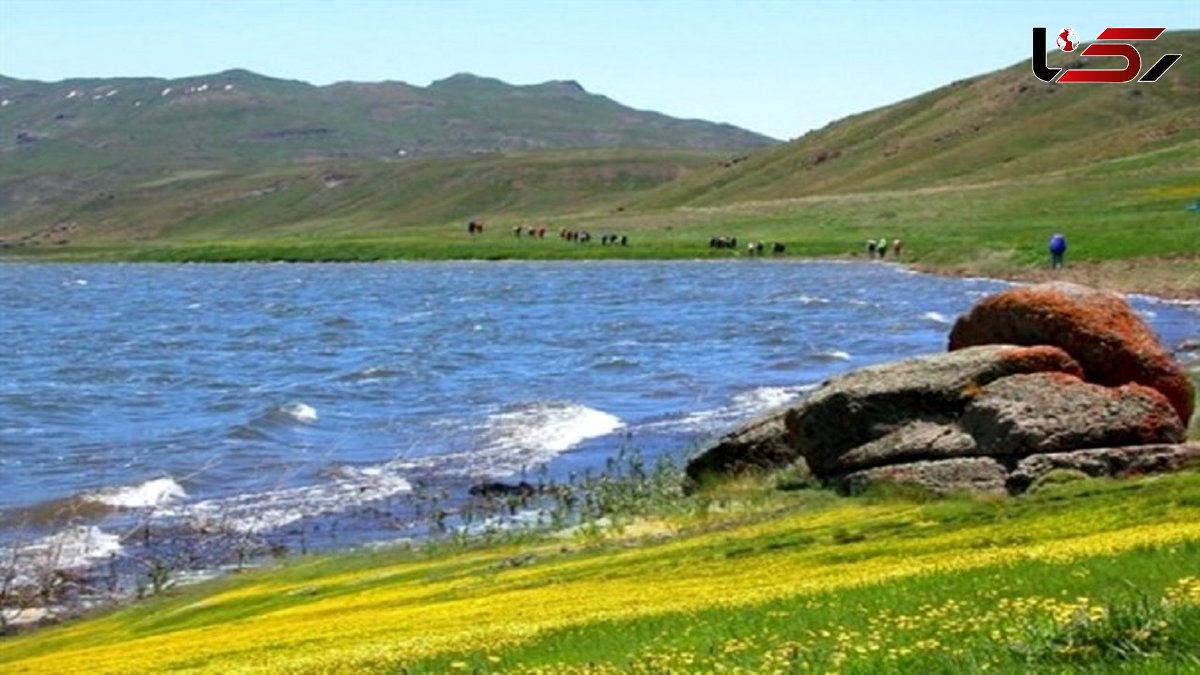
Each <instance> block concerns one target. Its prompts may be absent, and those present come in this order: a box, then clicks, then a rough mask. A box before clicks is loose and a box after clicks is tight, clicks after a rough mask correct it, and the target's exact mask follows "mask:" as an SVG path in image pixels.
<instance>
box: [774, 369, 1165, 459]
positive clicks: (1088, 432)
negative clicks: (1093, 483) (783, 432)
mask: <svg viewBox="0 0 1200 675" xmlns="http://www.w3.org/2000/svg"><path fill="white" fill-rule="evenodd" d="M901 363H908V362H901ZM895 365H898V364H895ZM876 386H878V385H876ZM820 393H821V392H820V391H819V392H818V394H820ZM873 394H874V395H875V396H881V392H879V391H875V392H873ZM822 398H823V397H818V396H816V395H814V398H813V399H812V400H810V402H809V403H805V404H801V405H800V406H799V407H797V408H796V409H795V410H794V411H793V412H792V416H794V418H795V419H796V420H797V424H799V421H800V420H803V419H804V418H805V417H806V416H807V415H809V414H813V413H814V410H816V411H819V408H818V407H817V406H816V405H814V401H819V400H822ZM934 398H935V399H936V400H939V401H942V402H941V403H940V404H939V406H938V407H937V408H931V409H930V410H926V411H922V416H919V417H910V418H908V419H906V420H905V421H904V422H903V423H901V424H899V425H897V426H895V427H894V428H890V429H887V428H885V427H883V426H881V425H876V426H875V428H876V429H879V430H880V433H881V435H879V436H878V437H877V438H872V439H871V440H868V441H867V442H865V443H862V444H861V445H858V446H854V447H842V448H841V449H840V450H836V451H835V448H834V446H831V445H828V444H825V443H824V442H823V441H824V439H822V438H820V437H819V436H817V435H813V434H810V436H809V439H808V443H807V444H804V445H800V446H798V450H799V452H800V454H801V455H803V456H804V457H805V459H806V460H807V461H808V464H809V466H810V467H812V469H813V472H814V473H815V474H816V475H818V476H820V477H822V478H827V479H828V478H833V479H839V480H840V478H841V477H842V476H844V475H845V474H848V473H852V472H859V471H865V470H869V469H876V468H880V467H889V466H896V465H901V464H907V463H911V462H930V461H939V460H947V459H953V458H967V457H993V458H996V459H998V460H1001V461H1015V460H1016V459H1019V458H1021V457H1025V456H1027V455H1031V454H1035V453H1053V452H1068V451H1073V450H1080V449H1084V448H1102V447H1111V446H1122V445H1142V444H1152V443H1178V442H1181V441H1183V440H1184V437H1185V436H1186V432H1185V431H1184V428H1183V425H1182V424H1180V422H1179V419H1178V417H1177V416H1176V415H1175V411H1174V410H1172V408H1171V405H1170V404H1169V403H1168V402H1167V400H1166V399H1165V398H1164V397H1163V395H1162V394H1160V393H1158V392H1157V391H1155V390H1153V389H1150V388H1148V387H1143V386H1141V385H1138V384H1129V385H1125V386H1123V387H1116V388H1109V387H1102V386H1100V385H1097V384H1089V383H1087V382H1084V381H1083V380H1081V379H1079V378H1078V377H1076V376H1074V375H1070V374H1067V373H1063V372H1043V373H1030V374H1020V375H1009V376H1008V377H1002V378H999V379H997V380H994V381H992V382H990V383H988V384H986V385H984V386H982V387H978V388H968V389H967V390H966V391H965V393H963V396H962V398H961V400H959V401H957V402H955V403H954V404H947V403H945V400H946V399H947V398H949V395H948V393H946V392H936V393H935V397H934ZM847 407H848V408H851V409H861V408H864V407H866V406H862V405H858V403H857V402H855V401H851V402H850V403H849V405H848V406H847ZM863 426H866V427H868V428H870V425H863ZM830 434H831V435H841V432H840V431H839V430H836V429H831V430H830ZM814 448H815V450H814ZM818 453H823V454H818ZM872 476H873V477H877V474H872Z"/></svg>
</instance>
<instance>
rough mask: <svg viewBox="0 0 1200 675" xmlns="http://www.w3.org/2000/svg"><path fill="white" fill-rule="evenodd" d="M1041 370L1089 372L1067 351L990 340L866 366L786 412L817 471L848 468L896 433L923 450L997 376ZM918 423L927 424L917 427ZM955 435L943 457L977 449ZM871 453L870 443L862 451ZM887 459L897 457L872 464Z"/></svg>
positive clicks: (793, 441) (792, 434) (794, 438)
mask: <svg viewBox="0 0 1200 675" xmlns="http://www.w3.org/2000/svg"><path fill="white" fill-rule="evenodd" d="M1037 372H1058V373H1065V374H1070V375H1080V374H1082V370H1081V369H1080V367H1079V364H1077V363H1075V361H1073V360H1072V359H1071V358H1070V357H1069V356H1067V354H1066V353H1065V352H1063V351H1062V350H1059V349H1056V348H1053V347H1033V348H1022V347H1014V346H1011V345H986V346H981V347H976V348H973V349H963V350H959V351H956V352H950V353H946V354H934V355H930V356H921V357H917V358H912V359H906V360H904V361H897V362H894V363H888V364H884V365H880V366H873V367H869V368H863V369H860V370H856V371H854V372H851V373H847V374H845V375H839V376H837V377H834V378H832V379H830V380H829V381H827V382H825V384H824V385H823V386H822V387H821V388H820V389H818V390H817V391H815V392H813V394H812V395H811V396H810V397H809V398H808V399H806V400H805V401H804V402H803V403H801V404H800V405H799V406H797V407H795V408H793V409H791V410H790V411H789V412H788V413H787V415H786V418H785V422H786V425H787V430H788V436H789V439H788V440H789V442H790V445H791V446H792V447H793V448H795V449H796V450H797V451H799V453H800V454H801V455H803V457H804V459H805V460H806V461H807V462H808V465H809V467H810V468H811V469H812V471H813V473H815V474H817V475H818V476H820V475H827V474H831V473H837V472H841V471H844V470H845V469H846V468H849V467H842V466H840V465H839V460H840V459H841V458H842V456H843V455H845V454H846V453H848V452H850V451H851V450H854V449H856V448H859V447H860V446H863V445H865V444H868V443H871V442H872V441H876V440H879V439H883V438H885V437H889V436H891V437H894V438H895V439H896V440H899V441H900V442H901V443H902V444H904V445H906V446H908V445H911V446H915V447H917V448H918V450H917V451H916V454H920V453H921V452H923V451H924V450H922V448H926V443H925V440H926V438H927V437H928V436H930V435H931V434H932V435H934V436H940V433H941V432H937V431H930V428H929V426H928V425H930V424H933V425H947V424H950V423H952V422H953V421H954V420H955V419H957V418H958V417H959V415H961V414H962V412H963V410H964V409H965V408H966V406H967V404H968V403H970V402H971V401H972V400H973V399H974V398H975V397H976V396H977V395H978V394H979V392H980V391H981V390H982V388H983V387H984V386H986V385H987V384H989V383H991V382H993V381H995V380H998V379H1000V378H1002V377H1006V376H1010V375H1017V374H1024V373H1037ZM915 422H921V423H926V425H925V426H923V427H922V426H918V427H915V428H914V427H913V426H912V425H913V424H914V423H915ZM951 436H952V437H950V438H946V439H944V440H937V439H935V440H934V441H933V443H934V445H936V446H937V447H939V448H943V449H944V450H946V451H945V452H942V453H940V454H941V456H946V455H953V454H975V453H972V452H970V451H969V448H962V447H961V446H963V445H964V441H963V439H962V438H961V437H953V435H951ZM959 450H962V452H958V451H959ZM881 452H884V453H885V454H886V452H885V451H884V450H881ZM871 453H872V450H871V449H870V448H867V449H866V450H864V451H863V453H862V454H871ZM912 458H913V459H916V458H918V457H912ZM888 463H894V460H892V459H888V458H884V459H879V460H878V461H875V460H870V461H866V462H865V464H888ZM862 464H863V463H860V466H861V465H862Z"/></svg>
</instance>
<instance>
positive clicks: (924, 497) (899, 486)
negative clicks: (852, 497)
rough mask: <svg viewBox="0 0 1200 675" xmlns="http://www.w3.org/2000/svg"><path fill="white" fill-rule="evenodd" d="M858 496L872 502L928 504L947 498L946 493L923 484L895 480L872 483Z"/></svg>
mask: <svg viewBox="0 0 1200 675" xmlns="http://www.w3.org/2000/svg"><path fill="white" fill-rule="evenodd" d="M856 496H857V497H858V498H860V499H862V500H864V501H866V502H867V503H870V504H879V503H891V502H908V503H913V504H928V503H930V502H936V501H940V500H942V499H945V496H944V495H942V494H939V493H937V492H935V491H933V490H931V489H929V488H927V487H925V486H923V485H917V484H916V483H900V482H893V481H881V482H877V483H871V484H870V485H868V486H867V487H866V488H865V489H864V490H863V491H862V492H860V493H858V494H857V495H856Z"/></svg>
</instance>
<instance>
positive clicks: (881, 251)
mask: <svg viewBox="0 0 1200 675" xmlns="http://www.w3.org/2000/svg"><path fill="white" fill-rule="evenodd" d="M889 247H890V248H891V249H892V257H893V258H896V259H897V260H899V259H900V254H901V253H902V252H904V242H902V241H900V240H899V239H893V240H891V242H890V243H889V242H888V238H887V237H880V238H879V239H868V240H867V243H866V249H867V257H868V258H871V259H872V260H873V259H875V257H876V256H878V257H879V259H880V260H883V259H884V258H886V257H887V252H888V248H889Z"/></svg>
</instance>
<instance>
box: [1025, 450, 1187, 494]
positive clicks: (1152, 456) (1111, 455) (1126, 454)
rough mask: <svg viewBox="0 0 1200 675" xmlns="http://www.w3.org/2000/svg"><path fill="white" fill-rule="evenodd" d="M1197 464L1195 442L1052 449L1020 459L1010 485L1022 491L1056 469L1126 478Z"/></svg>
mask: <svg viewBox="0 0 1200 675" xmlns="http://www.w3.org/2000/svg"><path fill="white" fill-rule="evenodd" d="M1197 466H1200V443H1195V442H1193V443H1179V444H1168V443H1159V444H1153V445H1138V446H1132V447H1121V448H1094V449H1091V450H1077V451H1075V452H1058V453H1048V454H1043V455H1032V456H1030V457H1026V458H1025V459H1023V460H1021V461H1020V462H1018V463H1017V466H1016V469H1014V470H1013V472H1012V473H1011V474H1010V475H1009V477H1008V480H1007V484H1006V487H1007V488H1008V491H1009V492H1010V493H1012V494H1020V493H1022V492H1025V491H1026V490H1028V489H1029V486H1030V485H1033V483H1034V481H1036V480H1037V479H1038V478H1040V477H1041V476H1044V475H1046V474H1047V473H1049V472H1050V471H1053V470H1054V469H1073V470H1076V471H1082V472H1083V473H1085V474H1087V475H1089V476H1092V477H1097V478H1100V477H1110V478H1124V477H1127V476H1135V475H1141V474H1154V473H1167V472H1172V471H1180V470H1183V469H1187V468H1190V467H1197Z"/></svg>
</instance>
